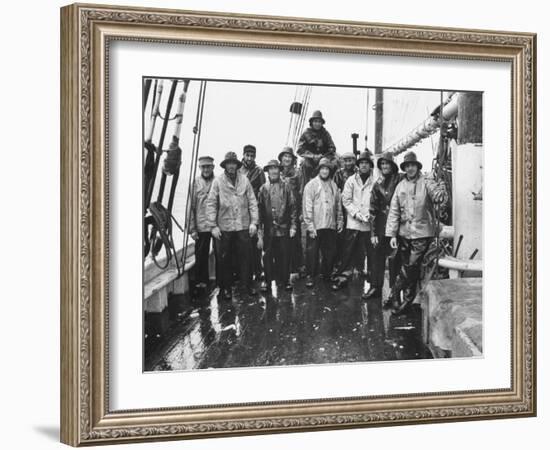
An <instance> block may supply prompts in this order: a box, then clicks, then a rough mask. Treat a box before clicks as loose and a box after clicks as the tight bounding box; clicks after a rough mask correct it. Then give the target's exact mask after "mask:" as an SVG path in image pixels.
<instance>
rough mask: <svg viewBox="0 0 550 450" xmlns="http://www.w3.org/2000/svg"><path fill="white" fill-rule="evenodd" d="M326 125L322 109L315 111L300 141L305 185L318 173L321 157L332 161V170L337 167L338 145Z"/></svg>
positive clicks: (299, 147) (301, 168)
mask: <svg viewBox="0 0 550 450" xmlns="http://www.w3.org/2000/svg"><path fill="white" fill-rule="evenodd" d="M324 125H325V119H323V114H322V113H321V111H314V112H313V114H312V116H311V117H310V118H309V128H308V129H307V130H305V131H304V132H303V133H302V135H301V136H300V140H299V141H298V150H297V153H298V155H299V156H301V157H302V163H301V164H300V172H301V174H302V183H303V186H305V185H306V184H307V183H308V182H309V181H310V180H311V179H312V178H313V177H315V175H317V170H318V168H319V161H320V160H321V158H326V159H327V160H328V161H330V162H331V163H332V165H333V167H332V168H331V170H334V169H335V168H336V146H335V145H334V141H333V140H332V137H331V135H330V133H329V132H328V131H327V129H326V128H325V127H324Z"/></svg>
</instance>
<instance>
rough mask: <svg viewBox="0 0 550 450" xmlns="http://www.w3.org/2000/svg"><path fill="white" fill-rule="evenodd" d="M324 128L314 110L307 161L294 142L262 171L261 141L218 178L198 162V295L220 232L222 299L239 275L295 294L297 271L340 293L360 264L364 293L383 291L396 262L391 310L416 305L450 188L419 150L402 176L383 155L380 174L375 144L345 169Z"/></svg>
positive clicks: (194, 231)
mask: <svg viewBox="0 0 550 450" xmlns="http://www.w3.org/2000/svg"><path fill="white" fill-rule="evenodd" d="M324 125H325V120H324V119H323V116H322V113H321V112H320V111H315V112H314V113H313V115H312V117H311V118H310V119H309V128H307V129H306V130H305V131H304V133H303V134H302V135H301V137H300V140H299V143H298V148H297V154H298V156H300V157H301V158H302V159H301V164H300V166H299V167H297V159H298V158H297V156H296V155H295V153H294V151H293V149H292V148H291V147H285V148H283V150H282V151H281V152H280V154H279V155H278V159H273V160H271V161H269V162H268V163H267V164H266V165H265V166H264V167H263V168H261V167H259V166H258V165H257V164H256V162H255V159H256V148H255V147H254V146H253V145H246V146H245V147H244V148H243V158H242V160H239V159H238V157H237V155H236V154H235V153H234V152H228V153H227V154H226V155H225V158H224V160H223V161H222V162H221V163H220V166H221V167H222V168H223V169H224V172H223V173H222V174H221V175H219V176H217V177H214V159H213V158H212V157H210V156H202V157H200V158H199V169H200V175H199V176H198V177H197V178H196V179H195V180H194V185H193V190H192V196H191V200H190V205H189V206H190V215H189V233H190V235H191V237H192V238H193V239H194V240H195V257H196V266H195V267H196V268H195V271H196V281H197V284H196V290H197V291H198V292H200V291H201V290H206V288H207V285H208V280H209V268H208V261H209V251H210V243H211V239H212V238H213V241H214V253H215V258H216V282H217V284H218V287H219V288H220V295H221V297H222V298H224V299H230V298H231V297H232V286H233V284H234V281H235V280H236V279H237V278H238V279H239V281H240V286H241V288H242V289H243V290H245V291H246V294H248V295H251V296H252V295H254V294H256V289H255V287H254V281H256V282H260V290H261V291H264V292H265V291H268V290H271V287H272V282H273V281H275V282H276V283H277V285H278V286H279V287H281V288H284V289H286V290H292V289H293V285H292V283H291V273H299V274H300V275H301V276H303V275H305V278H306V280H305V285H306V286H307V287H308V288H312V287H313V286H314V285H315V282H316V279H317V277H318V276H319V278H321V279H324V280H327V281H328V282H330V283H331V287H332V289H333V290H338V289H341V288H343V287H344V286H346V284H347V283H348V281H349V280H350V279H351V278H352V276H353V273H354V270H358V271H359V272H360V273H362V274H363V275H365V276H366V277H367V279H368V281H369V283H370V289H369V290H368V292H366V293H364V294H363V298H364V299H369V298H374V297H380V296H381V295H382V287H383V283H384V273H385V268H386V263H387V262H388V267H389V275H390V276H389V279H390V287H391V293H390V296H389V297H388V299H386V300H385V302H384V306H385V307H386V308H391V309H392V310H393V311H394V312H396V313H399V312H403V311H404V310H405V309H406V308H407V307H408V306H409V305H410V304H411V303H412V302H413V301H414V298H415V296H416V289H417V284H418V281H419V276H420V266H421V263H422V259H423V257H424V255H425V253H426V251H427V250H428V247H429V245H430V243H431V241H432V239H433V238H434V236H435V235H436V233H437V231H438V230H437V229H436V228H437V225H436V220H435V217H434V213H433V210H434V209H433V205H434V204H437V203H441V202H444V201H445V200H446V198H447V194H446V191H445V187H444V185H443V184H441V183H436V182H434V181H433V180H430V179H428V178H426V177H425V176H423V175H422V173H421V169H422V164H421V163H420V162H419V161H418V160H417V158H416V155H415V154H414V153H413V152H409V153H408V154H406V155H405V157H404V160H403V162H402V163H401V166H400V167H401V170H402V171H403V172H404V173H400V172H399V170H398V167H397V164H396V163H395V162H394V160H393V155H392V154H391V153H383V154H381V155H380V157H378V159H377V161H376V164H377V167H378V170H379V173H380V176H379V178H378V179H377V180H375V179H374V162H373V158H372V153H371V152H370V151H368V150H367V149H366V150H365V151H364V152H362V153H360V154H359V155H358V156H356V155H355V154H354V153H352V152H350V153H345V154H343V155H342V156H341V158H340V161H342V167H339V158H338V157H337V155H336V147H335V145H334V142H333V140H332V138H331V136H330V133H329V132H328V130H327V129H326V128H325V126H324ZM266 174H267V177H266ZM303 234H305V236H302V235H303ZM303 237H305V239H303ZM304 241H305V242H304ZM304 243H305V254H304V252H303V247H304V245H303V244H304ZM365 258H366V260H367V269H366V270H365ZM304 263H305V267H304ZM401 297H402V298H401Z"/></svg>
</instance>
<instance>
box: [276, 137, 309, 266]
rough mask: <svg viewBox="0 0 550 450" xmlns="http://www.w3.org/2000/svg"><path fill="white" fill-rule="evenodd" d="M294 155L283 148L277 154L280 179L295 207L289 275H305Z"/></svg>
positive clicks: (298, 187) (299, 199)
mask: <svg viewBox="0 0 550 450" xmlns="http://www.w3.org/2000/svg"><path fill="white" fill-rule="evenodd" d="M296 159H297V158H296V155H295V154H294V150H293V149H292V147H284V148H283V150H282V151H281V153H279V162H280V163H281V179H282V180H283V181H286V182H287V183H288V185H289V186H290V188H291V190H292V195H293V196H294V203H295V205H296V217H297V223H296V235H295V236H294V237H292V238H290V273H300V274H301V273H305V267H304V255H303V247H302V226H301V224H302V190H301V187H302V181H301V176H300V172H299V171H298V170H297V169H296Z"/></svg>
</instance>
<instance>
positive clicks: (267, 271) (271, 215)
mask: <svg viewBox="0 0 550 450" xmlns="http://www.w3.org/2000/svg"><path fill="white" fill-rule="evenodd" d="M264 171H265V172H267V173H268V179H267V181H266V183H265V184H264V185H263V186H262V187H261V188H260V193H259V195H258V214H259V217H260V226H259V232H258V234H259V239H258V248H263V250H264V257H263V262H264V275H265V278H264V280H263V281H262V284H261V286H260V290H261V291H263V292H266V291H268V290H270V289H271V282H272V281H273V280H275V281H276V282H277V286H280V287H282V286H284V287H285V289H286V290H287V291H290V290H292V284H291V283H290V239H291V238H293V237H294V236H295V235H296V227H297V217H296V202H295V199H294V196H293V195H292V188H291V186H290V185H289V184H288V183H287V182H286V181H283V180H282V179H281V167H280V164H279V161H277V160H275V159H274V160H271V161H269V162H268V163H267V164H266V166H265V167H264Z"/></svg>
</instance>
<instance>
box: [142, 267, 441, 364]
mask: <svg viewBox="0 0 550 450" xmlns="http://www.w3.org/2000/svg"><path fill="white" fill-rule="evenodd" d="M366 287H368V284H367V283H366V281H363V279H362V277H358V278H356V279H354V280H353V282H352V283H350V285H349V287H347V288H344V289H342V290H341V291H338V292H333V291H332V290H331V289H330V284H328V283H325V282H323V281H318V282H317V284H316V286H315V288H313V289H308V288H306V287H305V286H304V281H303V280H298V281H297V282H296V283H295V286H294V291H293V292H290V293H289V292H285V291H279V292H277V291H276V287H275V286H274V287H273V292H272V293H271V295H263V294H258V295H256V296H254V297H251V298H246V297H244V298H243V297H240V296H239V295H238V294H235V295H234V297H233V300H232V301H222V300H219V299H218V298H217V289H215V290H214V291H212V292H211V293H210V294H209V295H206V294H205V295H204V297H203V298H199V299H193V300H191V299H189V298H187V297H186V296H175V297H174V298H172V299H171V302H170V309H171V311H170V315H171V316H172V322H171V323H172V325H171V327H170V328H169V330H168V331H167V332H166V333H165V334H164V335H162V336H160V335H154V334H152V335H150V334H146V337H145V370H146V371H157V370H189V369H207V368H221V367H226V368H227V367H254V366H283V365H302V364H325V363H351V362H361V361H388V360H404V359H422V358H431V357H432V355H431V353H430V351H429V350H428V348H427V347H426V346H425V345H424V344H423V342H422V338H421V336H420V332H421V330H422V326H421V323H422V321H421V310H420V307H417V305H414V308H413V309H412V311H411V312H410V313H409V314H407V315H405V316H400V317H396V316H392V315H391V313H390V312H387V311H384V310H383V309H382V299H381V298H373V299H370V300H368V301H363V300H361V294H362V293H363V292H364V289H366ZM146 330H147V317H146Z"/></svg>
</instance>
